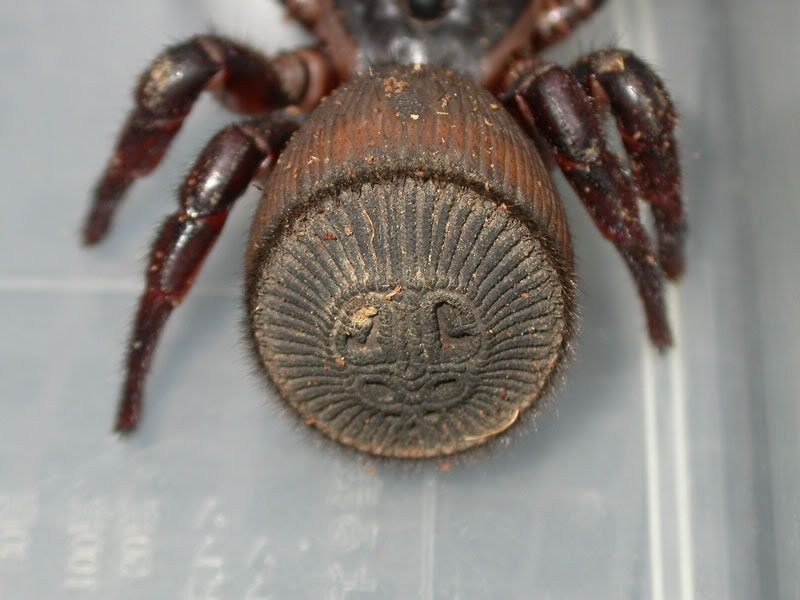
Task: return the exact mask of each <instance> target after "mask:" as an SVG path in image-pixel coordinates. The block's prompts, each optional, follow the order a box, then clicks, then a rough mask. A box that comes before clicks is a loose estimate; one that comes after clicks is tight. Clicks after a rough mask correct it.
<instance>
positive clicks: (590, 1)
mask: <svg viewBox="0 0 800 600" xmlns="http://www.w3.org/2000/svg"><path fill="white" fill-rule="evenodd" d="M605 3H606V0H544V1H543V5H542V9H541V12H540V13H539V16H538V17H537V19H536V26H535V28H534V30H533V49H534V50H535V51H536V52H538V51H540V50H542V49H543V48H546V47H547V46H550V45H552V44H555V43H556V42H558V41H561V40H562V39H564V38H565V37H566V36H567V35H569V34H570V33H571V32H572V31H573V30H574V29H575V28H576V27H577V26H578V25H580V24H581V23H582V22H583V21H585V20H586V19H588V18H589V17H591V16H592V15H593V14H594V13H595V12H597V11H598V10H599V9H600V8H602V6H603V5H604V4H605Z"/></svg>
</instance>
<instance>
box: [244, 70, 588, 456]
mask: <svg viewBox="0 0 800 600" xmlns="http://www.w3.org/2000/svg"><path fill="white" fill-rule="evenodd" d="M247 272H248V283H247V290H246V293H247V305H248V310H249V320H250V329H251V336H252V339H253V341H254V345H255V348H256V351H257V353H258V355H259V358H260V361H261V363H262V364H263V366H264V368H265V370H266V374H267V376H268V378H269V380H270V381H271V382H272V384H273V385H274V386H275V388H277V390H278V392H279V393H280V395H281V396H282V397H283V399H284V400H285V401H286V402H287V403H288V404H289V405H290V406H291V407H292V408H293V409H294V410H296V411H297V412H298V413H299V415H300V417H301V418H302V419H303V420H304V421H305V422H306V423H308V424H309V425H313V426H315V427H316V428H318V429H319V430H320V431H321V432H322V433H323V434H325V435H326V436H328V437H330V438H332V439H334V440H336V441H338V442H340V443H342V444H345V445H347V446H350V447H353V448H355V449H358V450H361V451H364V452H368V453H372V454H376V455H381V456H391V457H401V458H427V457H435V456H444V455H449V454H453V453H456V452H460V451H462V450H466V449H468V448H470V447H473V446H477V445H480V444H482V443H485V442H487V441H489V440H491V439H493V438H495V437H496V436H498V435H500V434H501V433H503V432H504V431H506V430H508V429H509V428H510V427H511V426H512V425H514V424H515V423H517V422H518V421H519V420H520V418H521V416H522V415H523V413H525V412H526V411H528V410H529V409H531V407H533V406H534V405H535V404H536V402H537V400H538V399H539V398H540V397H541V396H542V395H543V394H544V393H545V392H546V391H547V390H548V388H549V386H550V385H551V383H552V381H553V379H554V376H555V373H556V372H557V369H558V367H559V365H560V364H561V363H562V361H563V359H564V357H565V354H566V352H567V346H568V342H569V338H570V334H571V331H572V301H573V274H572V251H571V245H570V238H569V232H568V230H567V226H566V221H565V219H564V214H563V208H562V206H561V204H560V203H559V201H558V200H557V198H556V196H555V193H554V191H553V187H552V184H551V182H550V178H549V176H548V174H547V172H546V169H545V168H544V166H543V165H542V162H541V160H540V158H539V156H538V155H537V154H536V152H535V150H534V149H533V147H532V145H531V143H530V142H529V141H528V140H527V139H526V137H525V134H524V133H523V132H522V131H521V130H520V129H519V127H518V126H517V125H516V124H515V123H514V122H513V121H512V119H511V117H510V116H509V115H508V114H507V113H506V112H505V110H504V109H503V108H502V107H501V106H499V104H498V103H497V100H496V99H494V98H493V97H492V96H491V95H489V94H488V93H487V92H485V91H483V90H481V89H479V88H478V87H477V86H476V85H474V84H473V83H471V82H470V81H468V80H466V79H464V78H462V77H460V76H459V75H456V74H454V73H451V72H448V71H443V70H438V69H434V68H430V67H393V68H391V69H387V70H384V71H381V72H378V73H376V74H373V75H371V76H368V77H363V78H361V79H358V80H355V81H353V82H351V83H349V84H347V85H344V86H342V87H341V88H340V89H339V90H337V91H336V92H335V93H334V94H333V95H332V96H331V97H329V98H328V99H327V101H326V102H325V103H324V104H323V105H322V107H320V108H319V109H318V110H317V111H316V112H315V113H313V114H312V115H311V117H310V118H309V120H308V122H307V123H306V124H305V125H304V126H303V128H302V129H301V130H300V131H299V132H298V133H297V134H296V135H295V137H294V138H293V139H292V140H291V141H290V142H289V145H288V146H287V148H286V150H285V151H284V153H283V154H282V156H281V157H280V159H279V160H278V162H277V164H276V165H275V168H274V170H273V172H272V174H271V175H270V178H269V180H268V181H267V188H266V191H265V195H264V198H263V199H262V202H261V205H260V208H259V211H258V214H257V217H256V219H255V222H254V225H253V230H252V233H251V244H250V251H249V253H248V257H247Z"/></svg>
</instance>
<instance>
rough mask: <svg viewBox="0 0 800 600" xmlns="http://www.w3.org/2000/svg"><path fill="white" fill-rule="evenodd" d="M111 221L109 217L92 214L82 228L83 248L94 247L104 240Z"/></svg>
mask: <svg viewBox="0 0 800 600" xmlns="http://www.w3.org/2000/svg"><path fill="white" fill-rule="evenodd" d="M110 224H111V219H110V216H109V215H106V214H98V213H96V212H93V213H92V214H91V215H89V218H88V219H86V224H85V225H84V227H83V233H82V239H83V245H84V246H94V245H95V244H97V243H98V242H101V241H103V240H104V239H105V237H106V234H107V233H108V229H109V225H110Z"/></svg>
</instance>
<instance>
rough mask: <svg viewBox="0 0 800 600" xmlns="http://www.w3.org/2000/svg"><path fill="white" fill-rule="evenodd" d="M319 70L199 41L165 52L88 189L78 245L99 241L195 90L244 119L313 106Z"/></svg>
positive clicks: (314, 63) (217, 41)
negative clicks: (90, 199) (91, 193)
mask: <svg viewBox="0 0 800 600" xmlns="http://www.w3.org/2000/svg"><path fill="white" fill-rule="evenodd" d="M323 62H324V58H322V57H321V55H319V53H317V52H316V51H313V50H300V51H298V52H296V53H293V54H287V55H283V56H280V57H278V58H276V59H274V60H268V59H266V58H264V57H263V56H261V55H260V54H258V53H257V52H255V51H253V50H250V49H249V48H246V47H244V46H241V45H239V44H236V43H234V42H231V41H229V40H226V39H223V38H219V37H215V36H199V37H195V38H192V39H191V40H189V41H187V42H183V43H181V44H178V45H175V46H171V47H170V48H167V49H166V50H165V51H164V52H162V53H161V55H160V56H159V57H158V58H156V60H155V61H153V63H152V64H151V65H150V67H149V68H148V69H147V71H145V73H144V74H143V75H142V77H141V79H140V81H139V85H138V86H137V88H136V92H135V99H136V106H135V107H134V109H133V111H132V112H131V114H130V115H129V117H128V120H127V122H126V123H125V126H124V128H123V129H122V132H121V134H120V137H119V140H118V141H117V146H116V148H115V150H114V155H113V156H112V158H111V161H110V162H109V164H108V166H107V167H106V170H105V172H104V173H103V176H102V177H101V179H100V181H99V182H98V184H97V187H96V188H95V191H94V199H93V203H92V207H91V210H90V212H89V215H88V216H87V219H86V223H85V225H84V230H83V239H84V242H85V243H87V244H94V243H96V242H98V241H100V240H102V239H103V237H104V236H105V235H106V232H107V231H108V228H109V225H110V224H111V219H112V218H113V215H114V212H115V210H116V208H117V206H118V205H119V203H120V201H121V200H122V197H123V196H124V194H125V192H126V191H127V189H128V188H129V187H130V186H131V184H132V183H133V182H134V181H135V180H136V179H138V178H139V177H142V176H144V175H147V174H148V173H150V172H151V171H152V170H153V169H154V168H155V167H156V166H157V165H158V163H159V162H160V161H161V159H162V157H163V156H164V153H165V152H166V151H167V148H168V147H169V144H170V142H171V141H172V138H173V137H175V134H176V133H177V132H178V130H179V129H180V127H181V125H182V124H183V121H184V119H185V118H186V117H187V115H188V114H189V112H190V110H191V108H192V105H193V104H194V102H195V100H197V97H198V96H199V95H200V93H201V92H202V91H203V90H206V89H213V90H214V91H216V92H218V94H219V95H220V96H221V98H222V100H223V101H224V102H225V104H227V105H228V106H230V107H231V108H233V109H235V110H237V111H239V112H243V113H245V114H258V113H265V112H267V111H269V110H271V109H273V108H276V107H284V106H288V105H289V104H309V105H311V106H313V105H315V104H316V102H317V101H318V100H319V98H320V97H321V96H322V95H324V93H326V92H327V91H328V88H329V87H330V85H325V84H321V82H320V81H319V80H320V79H330V77H331V74H330V73H329V71H330V69H329V68H320V65H321V64H322V63H323ZM315 76H316V80H315V79H314V77H315ZM319 88H324V89H322V91H320V89H319ZM309 95H311V96H314V95H316V96H317V97H316V98H309V97H308V96H309ZM311 106H309V107H308V108H310V107H311Z"/></svg>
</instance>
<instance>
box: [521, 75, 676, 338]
mask: <svg viewBox="0 0 800 600" xmlns="http://www.w3.org/2000/svg"><path fill="white" fill-rule="evenodd" d="M514 94H515V98H516V101H517V103H518V104H519V109H520V112H521V113H522V114H523V115H528V116H529V118H531V120H532V123H531V125H532V126H533V127H535V129H536V131H538V132H539V133H540V134H541V136H542V139H543V140H544V141H545V142H546V143H547V144H548V145H549V146H550V148H551V149H552V151H553V156H554V157H555V160H556V162H557V164H558V165H559V167H560V168H561V170H562V172H563V173H564V175H565V176H566V178H567V180H568V181H569V182H570V184H571V185H572V187H573V188H574V190H575V192H576V194H577V195H578V197H579V198H580V199H581V200H582V201H583V203H584V205H585V206H586V208H587V210H588V211H589V214H590V215H591V216H592V219H593V220H594V222H595V225H597V228H598V229H599V230H600V232H601V233H602V234H603V235H604V236H605V237H606V238H607V239H608V240H610V241H611V242H612V243H613V244H614V246H615V247H616V248H617V250H618V251H619V253H620V254H621V255H622V258H623V260H624V261H625V263H626V265H627V266H628V269H629V271H630V272H631V275H632V276H633V278H634V281H635V282H636V285H637V287H638V290H639V296H640V297H641V299H642V302H643V304H644V309H645V313H646V316H647V326H648V330H649V333H650V339H651V340H652V341H653V343H654V344H655V345H656V346H658V347H659V348H665V347H667V346H669V345H670V344H671V340H672V337H671V334H670V329H669V323H668V321H667V316H666V310H665V305H664V293H663V276H662V273H661V270H660V269H659V266H658V262H657V261H656V258H655V255H654V252H653V249H652V246H651V243H650V240H649V238H648V236H647V232H646V231H645V229H644V227H643V225H642V223H641V221H640V219H639V209H638V204H637V202H638V200H637V193H636V189H635V186H634V185H633V182H632V181H630V179H629V178H628V177H627V175H626V174H625V172H624V171H623V169H622V166H621V165H620V163H619V160H618V159H617V158H616V156H615V155H614V154H613V153H612V152H611V151H610V150H609V148H608V146H607V144H606V141H605V138H604V134H603V129H602V126H601V123H600V120H599V118H598V116H597V114H596V112H595V108H594V106H593V105H592V102H591V100H590V99H589V97H588V96H587V95H586V93H585V92H584V90H583V88H582V87H581V86H580V84H579V83H578V81H577V80H576V79H575V77H574V76H573V75H572V74H571V73H569V72H568V71H566V70H565V69H562V68H561V67H558V66H555V65H541V66H539V67H538V68H536V69H534V70H533V71H532V72H531V73H530V74H529V75H527V76H526V77H523V78H522V80H521V81H520V82H519V84H518V85H516V86H515V90H514Z"/></svg>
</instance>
